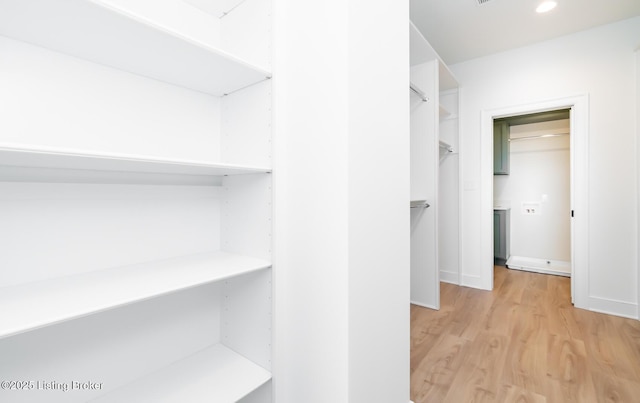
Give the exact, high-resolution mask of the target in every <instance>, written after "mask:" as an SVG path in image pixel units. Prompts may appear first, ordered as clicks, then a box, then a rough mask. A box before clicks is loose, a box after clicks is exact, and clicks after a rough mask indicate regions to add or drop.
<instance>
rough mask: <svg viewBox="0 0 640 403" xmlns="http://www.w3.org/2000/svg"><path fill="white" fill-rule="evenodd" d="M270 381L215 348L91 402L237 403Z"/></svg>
mask: <svg viewBox="0 0 640 403" xmlns="http://www.w3.org/2000/svg"><path fill="white" fill-rule="evenodd" d="M269 379H271V373H270V372H269V371H267V370H265V369H264V368H262V367H260V366H258V365H256V364H254V363H253V362H251V361H249V360H247V359H246V358H244V357H242V356H240V355H239V354H237V353H235V352H233V351H231V350H230V349H228V348H226V347H224V346H222V345H220V344H218V345H214V346H212V347H209V348H207V349H205V350H203V351H201V352H199V353H196V354H194V355H192V356H189V357H187V358H185V359H182V360H180V361H178V362H176V363H174V364H172V365H170V366H169V367H167V368H164V369H161V370H160V371H157V372H154V373H152V374H149V375H147V376H145V377H143V378H141V379H139V380H137V381H134V382H132V383H130V384H128V385H125V386H123V387H121V388H118V389H116V390H114V391H112V392H109V393H107V394H105V395H103V396H101V397H99V398H97V399H95V400H92V402H95V403H109V402H139V403H156V402H158V403H173V402H194V403H197V402H236V401H238V400H239V399H241V398H243V397H245V396H246V395H247V394H249V393H251V392H252V391H253V390H255V389H257V388H258V387H260V386H261V385H263V384H264V383H265V382H267V381H269Z"/></svg>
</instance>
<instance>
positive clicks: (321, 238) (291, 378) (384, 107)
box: [274, 0, 409, 403]
mask: <svg viewBox="0 0 640 403" xmlns="http://www.w3.org/2000/svg"><path fill="white" fill-rule="evenodd" d="M275 10H276V15H275V24H274V27H275V59H274V62H275V63H274V80H275V81H274V88H275V90H274V91H275V92H274V95H275V108H276V109H275V114H276V122H275V123H276V125H275V133H276V135H275V153H276V155H275V167H274V181H275V192H276V221H275V223H276V225H275V242H276V248H275V254H276V255H275V268H276V269H275V271H274V273H275V281H276V284H275V286H276V295H277V298H276V312H277V315H276V321H277V322H276V334H275V338H276V340H275V342H276V345H275V349H276V355H275V357H276V360H277V362H275V363H274V364H275V374H274V387H275V393H276V396H277V399H278V403H290V402H308V403H316V402H317V403H325V402H332V403H341V402H342V403H346V402H350V403H360V402H362V403H365V402H366V403H376V402H380V403H407V402H408V401H409V208H408V206H407V201H408V198H409V104H408V91H409V89H408V84H409V65H408V62H409V43H408V39H409V38H408V23H409V8H408V3H407V4H402V3H397V2H395V1H393V0H375V1H364V0H349V1H348V2H345V1H343V0H329V1H325V2H299V1H297V0H277V1H276V2H275Z"/></svg>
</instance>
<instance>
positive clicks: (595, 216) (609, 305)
mask: <svg viewBox="0 0 640 403" xmlns="http://www.w3.org/2000/svg"><path fill="white" fill-rule="evenodd" d="M638 38H640V17H635V18H632V19H628V20H625V21H621V22H618V23H614V24H609V25H605V26H601V27H597V28H594V29H591V30H588V31H583V32H580V33H577V34H573V35H568V36H565V37H561V38H558V39H555V40H551V41H546V42H542V43H539V44H535V45H532V46H527V47H523V48H520V49H516V50H512V51H508V52H503V53H499V54H496V55H492V56H488V57H483V58H479V59H474V60H471V61H468V62H463V63H459V64H457V65H453V66H450V67H451V70H452V71H453V73H454V74H455V75H456V77H457V78H458V80H459V81H460V83H461V86H462V87H463V88H464V97H463V99H462V108H461V109H462V115H461V128H462V130H461V136H462V137H463V141H462V145H463V155H464V160H463V172H462V175H463V181H464V194H463V204H462V209H463V216H464V217H465V220H464V222H463V226H462V237H463V244H464V245H465V250H464V251H463V257H462V274H463V278H464V277H465V276H468V277H479V276H480V275H481V273H482V270H483V267H482V265H481V262H482V259H481V256H482V251H481V248H480V244H481V243H480V242H478V241H479V240H480V239H481V237H482V236H483V232H482V226H481V215H482V211H481V208H480V205H481V199H482V197H481V196H482V191H483V189H481V187H480V183H481V177H480V173H481V171H482V170H481V149H482V148H481V143H482V142H483V141H484V142H486V141H492V140H491V139H481V138H480V131H481V123H480V116H481V112H482V111H486V110H490V109H498V108H506V107H509V106H516V105H524V104H531V103H536V102H541V101H545V100H551V99H557V98H563V97H570V96H574V95H576V94H585V93H586V94H588V96H589V105H590V111H589V130H588V131H589V139H588V141H589V155H588V157H589V171H588V178H589V183H588V188H589V196H588V204H589V217H588V220H589V228H590V233H589V245H588V250H589V256H588V259H589V272H588V273H587V275H588V286H587V288H588V301H589V306H588V307H589V308H590V309H593V310H599V311H604V312H608V313H612V314H616V315H621V316H632V317H636V315H637V311H636V309H637V308H636V307H637V293H638V286H637V284H638V282H637V268H638V265H637V253H636V247H637V245H638V233H637V230H638V228H637V222H638V221H637V212H638V203H637V186H638V181H637V169H636V160H637V153H636V131H635V129H634V128H635V124H636V113H637V112H636V107H635V105H636V94H635V93H636V89H635V86H634V85H633V83H635V55H634V49H636V48H637V47H638V45H640V39H638Z"/></svg>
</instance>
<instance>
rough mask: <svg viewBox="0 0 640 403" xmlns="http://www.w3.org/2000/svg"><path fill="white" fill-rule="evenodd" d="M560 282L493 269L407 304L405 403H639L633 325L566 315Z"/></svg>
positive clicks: (639, 361)
mask: <svg viewBox="0 0 640 403" xmlns="http://www.w3.org/2000/svg"><path fill="white" fill-rule="evenodd" d="M569 282H570V279H569V278H566V277H558V276H550V275H544V274H536V273H527V272H522V271H516V270H509V269H506V268H504V267H498V266H497V267H496V269H495V282H494V290H493V291H491V292H489V291H481V290H476V289H472V288H467V287H460V286H455V285H451V284H446V283H442V285H441V293H440V295H441V309H440V310H439V311H434V310H431V309H426V308H422V307H418V306H412V307H411V399H412V400H413V401H414V402H415V403H425V402H437V403H445V402H450V403H467V402H496V403H498V402H499V403H508V402H518V403H545V402H546V403H563V402H578V403H590V402H597V403H603V402H625V403H627V402H628V403H636V402H640V322H639V321H636V320H632V319H624V318H619V317H615V316H610V315H604V314H599V313H594V312H589V311H585V310H582V309H576V308H574V307H573V306H572V305H571V299H570V285H569Z"/></svg>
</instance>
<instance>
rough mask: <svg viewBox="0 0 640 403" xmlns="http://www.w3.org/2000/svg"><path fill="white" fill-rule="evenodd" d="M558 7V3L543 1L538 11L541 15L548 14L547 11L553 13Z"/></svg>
mask: <svg viewBox="0 0 640 403" xmlns="http://www.w3.org/2000/svg"><path fill="white" fill-rule="evenodd" d="M557 5H558V2H557V1H543V2H542V3H540V5H539V6H538V8H536V11H537V12H539V13H546V12H547V11H551V10H553V9H554V8H556V6H557Z"/></svg>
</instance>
